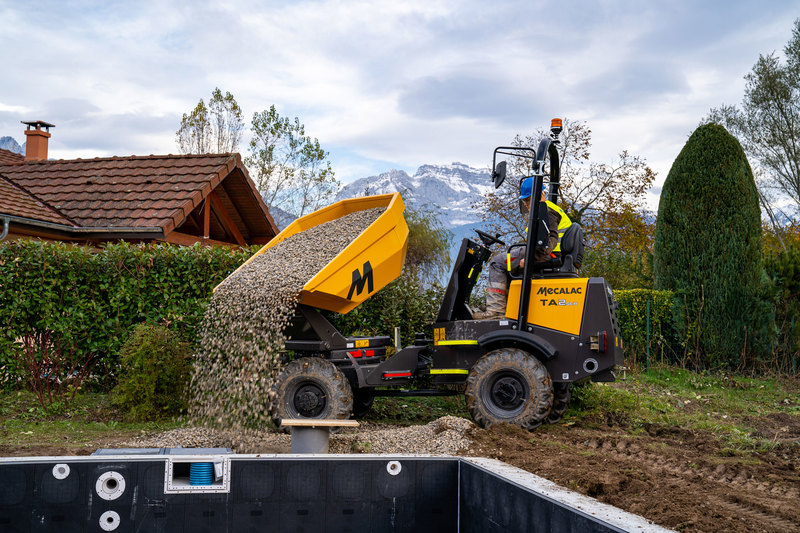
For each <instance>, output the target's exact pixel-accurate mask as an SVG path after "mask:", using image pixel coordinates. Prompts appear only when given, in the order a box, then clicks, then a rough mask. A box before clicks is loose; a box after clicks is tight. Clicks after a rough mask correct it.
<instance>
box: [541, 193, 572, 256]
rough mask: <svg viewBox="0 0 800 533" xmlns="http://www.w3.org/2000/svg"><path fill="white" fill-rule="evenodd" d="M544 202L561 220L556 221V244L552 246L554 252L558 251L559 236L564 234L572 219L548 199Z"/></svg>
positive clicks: (559, 246)
mask: <svg viewBox="0 0 800 533" xmlns="http://www.w3.org/2000/svg"><path fill="white" fill-rule="evenodd" d="M546 203H547V207H549V208H550V209H552V210H553V211H555V212H556V213H558V214H559V215H561V220H559V221H558V244H556V247H555V248H553V251H554V252H560V251H561V238H562V237H563V236H564V233H566V231H567V228H569V227H570V226H571V225H572V221H571V220H570V219H569V217H568V216H567V214H566V213H565V212H564V210H563V209H561V208H560V207H558V206H557V205H556V204H554V203H553V202H551V201H550V200H547V201H546Z"/></svg>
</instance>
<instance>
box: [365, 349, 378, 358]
mask: <svg viewBox="0 0 800 533" xmlns="http://www.w3.org/2000/svg"><path fill="white" fill-rule="evenodd" d="M364 355H366V356H367V357H373V356H374V355H375V350H366V351H365V352H364Z"/></svg>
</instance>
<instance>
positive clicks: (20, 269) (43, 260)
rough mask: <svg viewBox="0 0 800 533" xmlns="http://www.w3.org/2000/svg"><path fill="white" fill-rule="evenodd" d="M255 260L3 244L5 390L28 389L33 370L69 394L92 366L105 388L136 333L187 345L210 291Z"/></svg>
mask: <svg viewBox="0 0 800 533" xmlns="http://www.w3.org/2000/svg"><path fill="white" fill-rule="evenodd" d="M253 251H254V250H253V249H241V248H229V247H202V246H199V245H198V246H191V247H178V246H172V245H132V244H129V243H125V242H122V243H117V244H109V245H106V246H104V247H103V248H102V249H101V250H99V251H97V250H92V249H90V248H87V247H83V246H77V245H72V244H65V243H52V242H41V241H33V240H18V241H11V242H3V243H2V244H0V370H2V380H3V381H4V382H6V383H12V384H14V383H18V382H19V379H18V378H19V377H22V378H24V379H25V380H29V379H30V378H31V377H32V376H34V374H32V372H34V370H32V368H33V367H32V366H31V365H35V366H37V367H38V368H40V371H41V372H40V373H44V372H46V373H47V374H48V375H49V376H51V378H50V379H53V380H57V381H58V380H60V382H62V383H64V382H66V380H67V378H68V377H70V379H71V381H72V383H73V384H74V383H75V380H74V376H75V375H76V372H80V369H83V368H85V367H87V366H88V365H89V364H90V363H91V364H92V371H93V372H94V376H95V377H96V379H97V380H98V381H100V382H101V384H103V385H112V384H113V382H114V380H115V379H116V370H117V354H118V352H119V349H120V347H121V346H122V344H123V342H124V340H125V339H126V338H127V336H128V335H129V334H130V331H131V328H132V327H133V326H134V325H136V324H138V323H141V322H145V321H150V322H157V321H161V322H163V323H167V324H169V327H170V328H171V329H173V330H176V331H180V332H181V333H183V334H184V337H185V338H187V339H193V338H194V331H195V328H196V327H197V325H198V324H199V322H200V319H201V318H202V316H203V312H204V311H205V306H206V305H207V303H208V300H209V298H210V296H211V291H212V289H213V288H214V287H215V286H216V285H217V284H218V283H219V282H220V281H222V280H223V279H224V278H225V276H227V275H228V274H229V273H230V272H232V271H233V270H234V269H235V268H236V267H238V266H239V265H240V264H241V263H243V262H244V261H245V260H246V259H247V258H248V257H249V256H250V255H252V253H253ZM48 369H49V370H48ZM53 369H60V370H58V372H59V373H60V374H63V375H60V374H59V375H55V374H53V373H52V371H53ZM14 373H16V374H17V377H15V376H14V375H13V374H14ZM9 374H10V375H9ZM41 385H42V387H43V389H42V391H37V392H44V393H47V390H46V386H47V381H46V380H45V381H42V383H41ZM76 386H79V385H76ZM36 387H37V386H36V385H35V384H34V389H36ZM69 392H70V394H71V391H69ZM53 401H56V400H53ZM59 401H60V400H59Z"/></svg>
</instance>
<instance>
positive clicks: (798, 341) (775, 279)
mask: <svg viewBox="0 0 800 533" xmlns="http://www.w3.org/2000/svg"><path fill="white" fill-rule="evenodd" d="M764 264H765V267H766V273H767V275H768V276H769V278H770V280H771V281H772V286H773V291H774V300H775V322H776V326H777V335H778V342H777V343H776V349H775V353H774V359H773V361H772V364H771V365H770V366H771V367H773V368H775V369H776V370H780V371H784V372H792V373H796V372H797V371H798V366H800V365H799V363H800V246H798V245H793V246H792V247H790V248H788V249H787V250H786V251H780V252H772V253H768V254H767V256H766V258H765V261H764Z"/></svg>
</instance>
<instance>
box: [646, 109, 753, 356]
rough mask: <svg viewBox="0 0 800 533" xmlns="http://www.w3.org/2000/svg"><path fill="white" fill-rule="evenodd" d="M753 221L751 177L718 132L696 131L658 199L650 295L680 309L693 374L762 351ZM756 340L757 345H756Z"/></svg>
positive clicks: (735, 148)
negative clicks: (665, 292)
mask: <svg viewBox="0 0 800 533" xmlns="http://www.w3.org/2000/svg"><path fill="white" fill-rule="evenodd" d="M760 241H761V217H760V210H759V204H758V193H757V191H756V186H755V182H754V180H753V173H752V170H751V169H750V165H749V164H748V162H747V158H746V157H745V154H744V152H743V150H742V147H741V145H740V144H739V142H738V141H737V140H736V139H735V138H734V137H733V136H732V135H730V134H729V133H728V132H727V130H725V128H723V127H722V126H719V125H715V124H706V125H703V126H700V127H699V128H697V130H695V132H694V133H693V134H692V135H691V137H690V138H689V140H688V141H687V142H686V145H685V146H684V147H683V150H681V152H680V154H679V155H678V157H677V159H675V162H674V163H673V165H672V168H671V169H670V172H669V175H668V176H667V179H666V181H665V182H664V188H663V190H662V192H661V200H660V203H659V207H658V219H657V222H656V239H655V256H654V260H653V263H654V264H653V270H654V272H653V273H654V276H655V285H656V288H657V289H670V290H673V291H676V292H677V293H678V295H679V297H680V298H681V299H682V300H683V301H685V302H686V305H685V308H684V310H685V316H684V317H683V318H684V321H685V324H684V325H686V326H687V328H686V333H687V339H686V340H687V351H688V352H689V354H691V355H693V356H694V357H695V359H694V362H695V363H696V364H697V365H698V366H700V367H705V368H708V367H717V366H735V365H738V364H739V363H740V362H741V360H740V358H741V357H742V356H748V354H752V353H754V351H757V350H758V349H759V348H761V347H763V344H764V343H763V342H760V341H756V340H754V339H755V338H759V336H760V335H761V334H762V333H763V330H764V328H763V325H764V319H765V317H764V316H758V315H759V314H761V313H760V311H763V305H762V302H761V301H760V300H759V293H760V275H761V271H762V259H761V246H760V244H761V242H760ZM762 340H763V339H762Z"/></svg>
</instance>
